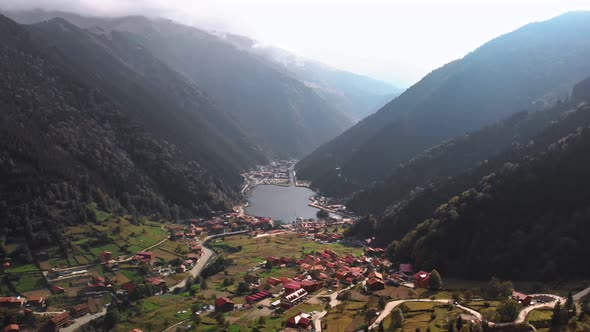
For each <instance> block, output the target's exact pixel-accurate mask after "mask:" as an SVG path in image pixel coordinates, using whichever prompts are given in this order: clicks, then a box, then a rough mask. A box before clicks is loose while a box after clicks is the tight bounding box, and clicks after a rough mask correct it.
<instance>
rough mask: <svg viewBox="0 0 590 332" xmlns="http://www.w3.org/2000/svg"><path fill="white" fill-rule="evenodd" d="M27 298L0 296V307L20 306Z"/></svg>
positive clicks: (23, 304) (22, 305)
mask: <svg viewBox="0 0 590 332" xmlns="http://www.w3.org/2000/svg"><path fill="white" fill-rule="evenodd" d="M25 302H27V300H26V299H25V298H24V297H20V296H18V297H0V308H22V307H24V306H25Z"/></svg>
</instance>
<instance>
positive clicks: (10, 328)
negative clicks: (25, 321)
mask: <svg viewBox="0 0 590 332" xmlns="http://www.w3.org/2000/svg"><path fill="white" fill-rule="evenodd" d="M18 331H20V327H19V326H18V324H8V325H6V327H5V328H4V332H18Z"/></svg>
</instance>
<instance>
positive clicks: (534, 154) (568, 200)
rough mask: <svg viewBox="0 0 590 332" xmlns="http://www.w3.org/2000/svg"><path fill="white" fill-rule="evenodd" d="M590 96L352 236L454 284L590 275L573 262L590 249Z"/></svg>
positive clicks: (576, 97) (586, 92)
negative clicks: (589, 231) (588, 238)
mask: <svg viewBox="0 0 590 332" xmlns="http://www.w3.org/2000/svg"><path fill="white" fill-rule="evenodd" d="M589 97H590V85H588V80H585V81H583V82H581V83H579V84H577V85H576V86H575V88H574V90H573V93H572V96H571V101H570V102H569V103H561V104H559V105H557V106H555V107H554V108H552V109H550V110H547V111H545V112H542V113H548V114H547V115H551V117H552V118H555V117H554V116H553V115H552V114H554V113H556V112H560V110H565V111H563V112H561V113H560V114H559V116H558V117H556V118H555V120H554V121H551V123H550V124H548V125H547V126H546V127H545V128H543V129H542V130H540V131H539V132H538V133H537V134H535V135H532V136H531V137H530V138H528V139H527V138H526V137H523V138H522V140H521V141H515V144H512V146H511V147H510V148H509V149H507V150H506V151H504V152H502V153H501V154H499V155H498V156H496V157H494V158H491V159H489V160H487V161H485V162H483V163H481V164H480V165H478V166H477V167H473V168H472V169H470V170H468V171H467V172H465V173H463V174H461V175H458V176H456V177H453V178H448V179H439V180H438V181H434V182H431V183H429V184H428V185H427V186H425V188H424V189H423V190H416V191H414V192H412V193H411V194H410V195H408V196H407V197H406V198H405V199H404V200H402V201H400V202H399V203H398V204H396V205H394V206H392V207H391V208H389V209H388V210H387V211H386V213H385V215H383V216H381V217H379V218H377V219H375V218H364V219H363V220H362V221H361V222H359V223H357V224H356V225H355V227H354V228H353V229H352V230H351V231H350V232H349V235H357V236H358V235H361V236H372V235H375V236H376V240H377V242H378V243H381V244H386V243H389V242H391V241H393V243H392V244H391V246H390V248H389V253H390V254H391V255H393V258H394V259H396V260H398V261H412V262H414V263H416V264H417V265H418V266H419V267H420V268H432V267H436V268H437V269H441V270H443V271H445V273H447V274H449V275H457V276H462V277H470V278H488V277H489V276H490V275H498V276H505V277H510V278H528V279H531V278H537V279H538V278H547V279H552V278H556V277H557V276H558V273H559V274H561V273H569V274H568V277H575V276H582V275H584V274H585V273H588V271H586V270H584V268H582V267H580V265H579V264H575V262H572V261H571V257H572V256H571V252H572V251H576V252H587V250H588V249H590V248H587V247H584V245H583V244H582V243H584V242H585V240H584V239H583V237H584V234H585V233H584V232H585V229H586V228H587V227H588V222H587V221H588V220H589V219H588V218H589V217H588V216H587V213H588V202H589V201H590V200H589V198H590V196H589V195H590V193H589V192H588V190H587V186H588V185H589V184H590V183H588V181H590V178H589V177H588V169H590V168H589V166H590V165H588V163H590V160H588V157H587V155H588V151H587V149H588V146H590V145H588V142H589V141H588V139H589V138H590V136H589V131H588V128H590V106H588V103H587V102H582V103H580V101H581V100H584V99H586V100H588V99H587V98H589ZM542 117H543V116H541V118H542ZM511 121H512V122H513V123H519V122H523V120H522V119H518V117H516V116H515V117H512V118H510V119H507V120H505V121H503V122H502V123H501V125H505V124H506V123H510V122H511ZM486 130H487V129H484V130H482V131H480V132H485V131H486ZM478 134H479V133H475V135H478ZM522 141H525V142H528V143H527V144H521V142H522ZM424 220H426V221H425V222H424V223H422V224H420V225H419V226H417V225H418V223H420V222H422V221H424ZM416 226H417V227H416ZM406 234H407V235H406ZM402 238H403V239H402ZM398 239H401V241H400V242H399V244H398V242H397V241H394V240H398ZM515 261H518V262H519V264H514V262H515ZM535 271H536V272H535ZM535 273H538V274H537V275H535Z"/></svg>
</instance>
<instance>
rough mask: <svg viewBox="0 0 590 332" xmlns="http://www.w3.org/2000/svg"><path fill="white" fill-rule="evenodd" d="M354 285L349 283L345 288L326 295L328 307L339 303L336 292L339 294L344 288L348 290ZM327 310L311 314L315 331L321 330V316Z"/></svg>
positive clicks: (320, 331)
mask: <svg viewBox="0 0 590 332" xmlns="http://www.w3.org/2000/svg"><path fill="white" fill-rule="evenodd" d="M353 286H354V285H350V286H348V287H346V288H343V289H341V290H339V291H337V292H334V293H332V294H330V296H327V297H328V298H329V299H330V302H329V303H330V307H331V308H333V307H335V306H337V305H339V304H340V303H341V301H340V300H338V294H340V293H341V292H343V291H345V290H349V289H351V288H352V287H353ZM319 297H326V296H319ZM327 313H328V312H327V311H326V310H324V311H320V312H318V313H316V314H315V315H313V316H312V317H311V319H312V321H313V325H314V327H315V331H316V332H322V318H324V316H325V315H326V314H327Z"/></svg>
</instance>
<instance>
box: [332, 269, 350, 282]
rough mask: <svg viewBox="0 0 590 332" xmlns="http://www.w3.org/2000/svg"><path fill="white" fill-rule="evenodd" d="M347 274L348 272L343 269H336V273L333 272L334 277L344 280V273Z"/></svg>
mask: <svg viewBox="0 0 590 332" xmlns="http://www.w3.org/2000/svg"><path fill="white" fill-rule="evenodd" d="M347 274H348V272H346V271H344V270H338V271H336V273H335V274H334V278H336V279H338V280H346V275H347Z"/></svg>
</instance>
